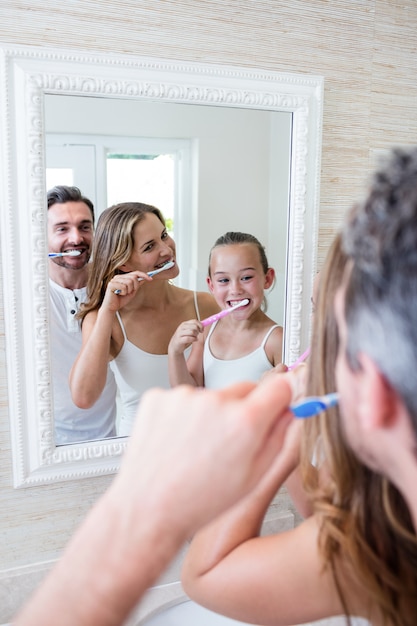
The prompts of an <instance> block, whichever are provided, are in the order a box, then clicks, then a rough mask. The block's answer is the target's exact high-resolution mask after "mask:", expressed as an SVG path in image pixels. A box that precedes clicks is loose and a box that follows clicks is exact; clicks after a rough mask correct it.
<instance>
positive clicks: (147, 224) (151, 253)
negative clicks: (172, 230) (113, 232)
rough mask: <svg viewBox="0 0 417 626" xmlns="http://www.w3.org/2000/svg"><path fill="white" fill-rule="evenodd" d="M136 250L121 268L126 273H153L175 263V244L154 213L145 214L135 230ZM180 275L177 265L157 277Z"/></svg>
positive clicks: (156, 277) (165, 277)
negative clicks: (172, 262)
mask: <svg viewBox="0 0 417 626" xmlns="http://www.w3.org/2000/svg"><path fill="white" fill-rule="evenodd" d="M133 240H134V249H133V252H132V254H131V255H130V258H129V260H128V261H127V262H126V263H124V264H123V265H122V266H121V269H122V270H123V271H124V272H132V271H135V270H140V271H142V272H151V271H153V270H156V269H159V268H160V267H162V266H163V265H165V264H166V263H168V262H170V261H175V243H174V240H173V239H172V238H171V237H170V236H169V234H168V233H167V230H166V228H165V226H164V225H163V224H162V222H161V221H160V220H159V219H158V217H157V216H156V215H155V214H154V213H145V214H144V216H143V218H142V219H141V220H140V221H139V222H138V223H137V224H136V226H135V227H134V229H133ZM178 273H179V270H178V266H177V265H176V264H175V265H174V266H173V267H172V268H171V269H169V270H166V272H161V273H160V274H156V275H155V280H156V279H158V278H161V279H167V278H174V277H175V276H177V275H178Z"/></svg>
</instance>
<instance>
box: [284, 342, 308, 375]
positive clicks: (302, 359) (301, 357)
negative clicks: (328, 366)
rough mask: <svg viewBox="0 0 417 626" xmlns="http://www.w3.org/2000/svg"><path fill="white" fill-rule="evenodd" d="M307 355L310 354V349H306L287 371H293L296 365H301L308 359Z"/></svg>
mask: <svg viewBox="0 0 417 626" xmlns="http://www.w3.org/2000/svg"><path fill="white" fill-rule="evenodd" d="M309 354H310V348H307V350H305V351H304V352H303V354H302V355H301V356H299V357H298V359H297V360H296V361H294V363H293V364H292V365H289V366H288V371H290V370H292V369H294V367H297V365H300V363H302V362H303V361H304V360H305V359H306V358H307V357H308V355H309Z"/></svg>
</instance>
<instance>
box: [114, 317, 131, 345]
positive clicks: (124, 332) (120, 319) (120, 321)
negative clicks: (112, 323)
mask: <svg viewBox="0 0 417 626" xmlns="http://www.w3.org/2000/svg"><path fill="white" fill-rule="evenodd" d="M116 317H117V319H118V320H119V324H120V328H121V329H122V333H123V338H124V340H125V341H128V338H127V335H126V331H125V327H124V326H123V322H122V318H121V316H120V313H119V311H116Z"/></svg>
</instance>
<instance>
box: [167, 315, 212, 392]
mask: <svg viewBox="0 0 417 626" xmlns="http://www.w3.org/2000/svg"><path fill="white" fill-rule="evenodd" d="M203 330H204V329H203V327H202V325H201V323H200V322H199V321H198V320H188V321H186V322H182V323H181V324H180V325H179V326H178V328H177V330H176V331H175V333H174V334H173V336H172V337H171V341H170V342H169V345H168V369H169V382H170V385H171V387H176V386H177V385H183V384H187V385H192V386H193V387H202V386H203V384H204V377H203V347H204V336H203ZM191 345H192V351H191V354H190V356H189V358H188V360H187V359H186V358H185V354H184V352H185V350H187V348H189V347H190V346H191Z"/></svg>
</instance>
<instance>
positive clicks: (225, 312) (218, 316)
mask: <svg viewBox="0 0 417 626" xmlns="http://www.w3.org/2000/svg"><path fill="white" fill-rule="evenodd" d="M247 304H249V300H248V299H247V298H245V300H242V301H241V302H238V303H237V304H235V305H234V306H231V307H229V308H228V309H223V311H219V313H215V314H214V315H211V316H210V317H206V319H205V320H201V324H202V325H203V326H208V325H209V324H212V323H213V322H217V320H221V319H222V317H225V316H226V315H229V313H233V311H235V310H236V309H239V308H240V307H241V306H246V305H247Z"/></svg>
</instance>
